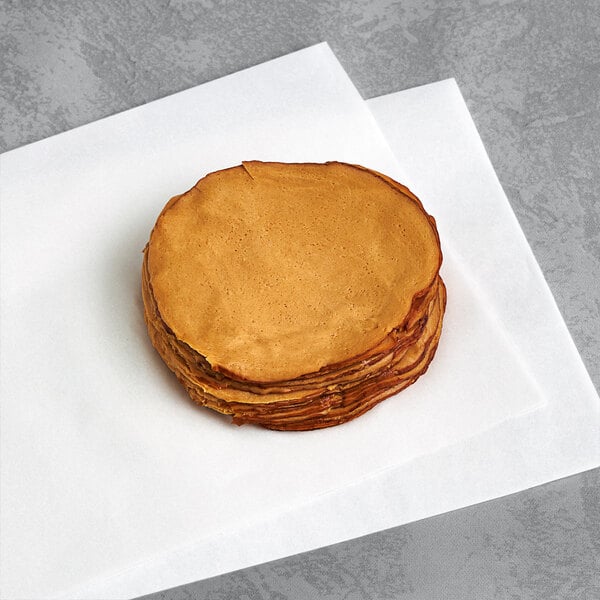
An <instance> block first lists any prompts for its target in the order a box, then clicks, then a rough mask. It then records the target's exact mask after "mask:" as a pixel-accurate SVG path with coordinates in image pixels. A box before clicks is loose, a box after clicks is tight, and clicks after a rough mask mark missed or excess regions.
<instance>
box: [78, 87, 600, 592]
mask: <svg viewBox="0 0 600 600" xmlns="http://www.w3.org/2000/svg"><path fill="white" fill-rule="evenodd" d="M367 105H368V107H369V108H370V109H371V110H372V112H373V114H374V116H375V117H376V119H377V122H378V124H379V126H380V128H381V130H382V131H383V132H384V133H385V136H386V138H387V140H388V141H389V143H390V145H391V147H392V149H393V150H394V152H395V154H396V156H397V157H398V159H399V161H400V162H401V164H402V167H403V168H404V169H405V171H406V177H407V181H408V182H409V185H411V186H412V188H413V189H414V190H415V192H416V193H417V194H420V195H421V196H422V197H423V198H425V197H426V198H427V199H428V205H429V204H431V206H432V212H434V214H435V215H436V217H437V219H438V225H439V227H440V231H441V232H442V237H443V239H445V240H447V241H448V242H450V243H451V244H452V247H453V249H454V250H455V252H456V254H457V255H458V259H459V260H460V265H461V267H462V272H463V276H468V277H469V280H470V282H471V288H472V290H476V291H477V292H476V293H480V294H481V296H482V297H483V298H484V302H485V304H486V306H488V307H490V308H493V310H494V312H495V314H496V317H497V319H498V320H499V322H500V323H501V324H502V327H503V330H504V331H505V333H507V334H508V335H510V337H511V339H512V340H513V343H514V344H516V345H517V346H518V348H519V356H520V359H521V360H522V361H523V365H524V366H525V367H526V368H527V369H528V370H529V371H530V372H531V373H532V374H533V375H534V376H535V377H536V380H537V381H538V383H539V385H540V387H541V388H542V390H543V393H544V397H545V398H546V399H547V405H546V406H545V407H544V408H541V409H540V410H537V411H534V412H531V413H529V414H527V415H522V416H520V417H516V418H514V419H511V420H506V421H504V422H503V423H501V424H499V425H497V426H496V427H494V428H492V429H490V430H487V431H485V432H483V433H481V434H480V435H477V436H474V437H471V438H466V439H464V440H462V441H460V442H457V443H456V444H454V445H452V446H446V447H445V448H442V449H440V450H438V451H437V452H432V453H431V454H424V455H422V456H421V457H418V458H415V459H414V460H412V461H410V462H407V463H404V464H403V465H400V466H398V467H397V468H394V469H390V470H387V471H385V472H383V473H379V474H376V475H375V476H373V477H371V478H370V479H368V480H363V481H362V482H359V483H357V484H355V485H351V486H348V487H347V488H345V489H344V490H341V491H337V492H333V493H331V494H327V495H325V496H322V497H320V498H318V499H316V500H314V501H313V502H310V503H307V504H306V505H305V506H303V507H298V508H296V509H295V510H290V511H287V512H286V513H284V514H281V515H279V516H278V517H271V518H269V519H265V520H262V521H259V522H256V523H254V524H251V525H249V526H248V527H246V528H241V529H237V530H235V531H230V532H229V533H227V534H225V535H223V536H221V537H220V538H215V537H212V538H211V537H207V538H206V539H203V540H201V541H199V543H197V544H195V545H190V546H188V547H181V548H180V549H179V550H178V551H176V552H173V553H171V554H170V555H169V556H163V557H162V558H161V560H157V561H154V562H149V563H147V564H146V565H144V566H143V567H141V568H139V569H134V570H132V571H130V572H129V573H123V574H122V575H121V576H120V577H118V578H116V579H114V580H113V581H105V582H103V583H102V585H101V586H100V587H97V588H96V589H99V590H101V591H105V592H107V593H118V592H119V591H121V592H127V591H130V592H132V594H131V595H135V593H137V591H138V590H140V589H145V590H148V591H149V590H151V589H160V588H164V587H167V585H165V578H164V573H168V577H169V583H168V585H169V586H174V585H178V584H181V583H184V582H186V581H192V580H195V579H201V578H204V577H209V576H211V575H214V574H216V573H217V572H226V571H231V570H233V569H237V568H240V567H242V566H249V565H252V564H257V563H261V562H266V561H267V560H273V559H275V558H280V557H283V556H286V555H290V554H294V553H297V552H302V551H305V550H310V549H313V548H317V547H319V546H324V545H327V544H331V543H333V542H337V541H342V540H347V539H351V538H354V537H358V536H361V535H365V534H368V533H372V532H374V531H379V530H382V529H386V528H389V527H394V526H397V525H401V524H403V523H408V522H411V521H415V520H418V519H422V518H426V517H430V516H433V515H437V514H441V513H444V512H447V511H450V510H455V509H458V508H462V507H465V506H469V505H472V504H475V503H478V502H483V501H486V500H490V499H493V498H497V497H500V496H504V495H507V494H511V493H515V492H518V491H520V490H524V489H527V488H531V487H533V486H536V485H540V484H543V483H546V482H548V481H553V480H555V479H559V478H561V477H566V476H569V475H573V474H575V473H579V472H582V471H585V470H587V469H591V468H594V467H598V466H599V465H600V400H599V398H598V394H597V392H596V390H595V389H594V386H593V384H592V382H591V381H590V378H589V376H588V374H587V372H586V370H585V367H584V366H583V363H582V361H581V358H580V357H579V355H578V353H577V350H576V348H575V346H574V344H573V341H572V339H571V337H570V335H569V333H568V330H567V328H566V326H565V324H564V322H563V320H562V317H561V315H560V313H559V311H558V309H557V307H556V304H555V302H554V299H553V297H552V294H551V293H550V290H549V289H548V286H547V284H546V282H545V280H544V278H543V275H542V273H541V271H540V269H539V267H538V265H537V263H536V261H535V258H534V256H533V254H532V252H531V249H530V248H529V245H528V244H527V241H526V239H525V236H524V235H523V232H522V231H521V229H520V227H519V225H518V222H517V220H516V218H515V216H514V214H513V212H512V209H511V207H510V205H509V203H508V200H507V198H506V196H505V194H504V192H503V191H502V188H501V187H500V184H499V182H498V179H497V177H496V174H495V172H494V169H493V167H492V165H491V163H490V161H489V159H488V156H487V154H486V151H485V148H484V146H483V144H482V142H481V139H480V137H479V135H478V133H477V130H476V128H475V125H474V123H473V121H472V119H471V116H470V115H469V111H468V109H467V106H466V105H465V102H464V100H463V98H462V96H461V94H460V91H459V89H458V87H457V85H456V83H455V82H454V81H453V80H446V81H441V82H438V83H433V84H430V85H426V86H422V87H418V88H414V89H410V90H406V91H403V92H397V93H395V94H390V95H389V96H384V97H381V98H375V99H373V100H369V101H368V102H367ZM406 140H410V141H411V143H410V145H406V143H405V142H406ZM433 165H438V168H437V169H436V170H435V174H433V173H432V168H433ZM482 223H484V224H488V225H489V226H488V227H487V228H482V227H481V224H482ZM265 531H268V535H265ZM232 549H235V550H232ZM205 557H208V558H209V563H210V565H211V567H210V568H209V569H204V565H203V561H204V560H205ZM215 564H217V565H218V569H219V570H218V571H214V570H211V568H212V567H213V566H214V565H215ZM192 572H195V573H196V576H195V577H189V574H190V573H192ZM140 582H144V585H140ZM144 586H145V587H144ZM93 589H94V588H88V591H93Z"/></svg>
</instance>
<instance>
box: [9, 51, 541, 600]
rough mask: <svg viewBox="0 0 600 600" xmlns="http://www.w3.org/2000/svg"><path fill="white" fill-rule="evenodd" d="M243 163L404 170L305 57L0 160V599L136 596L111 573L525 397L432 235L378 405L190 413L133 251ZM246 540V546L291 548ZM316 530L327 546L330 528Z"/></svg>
mask: <svg viewBox="0 0 600 600" xmlns="http://www.w3.org/2000/svg"><path fill="white" fill-rule="evenodd" d="M248 158H250V159H261V160H269V159H272V160H279V161H302V160H310V161H325V160H332V159H335V160H341V161H348V162H355V163H360V164H363V165H365V166H369V167H372V168H375V169H378V170H380V171H383V172H386V173H388V174H390V175H391V176H393V177H396V178H397V179H399V180H405V179H406V178H405V173H404V171H403V170H402V169H400V168H398V165H397V163H396V161H395V159H394V156H393V155H392V153H391V152H390V150H389V147H388V146H387V144H386V143H385V140H384V138H383V137H382V135H381V133H380V132H379V130H378V129H377V127H376V125H375V123H374V121H373V118H372V116H371V114H370V113H369V111H368V109H367V108H366V106H365V105H364V103H363V102H362V101H361V99H360V97H359V95H358V94H357V92H356V90H355V89H354V88H353V86H352V84H351V83H350V81H349V80H348V78H347V76H346V75H345V73H344V72H343V70H342V69H341V67H340V66H339V64H338V63H337V61H336V60H335V58H334V57H333V55H332V53H331V51H330V50H329V48H328V47H327V46H326V45H319V46H316V47H313V48H310V49H308V50H305V51H302V52H299V53H295V54H293V55H290V56H287V57H284V58H282V59H279V60H275V61H271V62H269V63H265V64H263V65H260V66H258V67H255V68H253V69H249V70H246V71H243V72H240V73H237V74H234V75H232V76H229V77H226V78H224V79H220V80H218V81H215V82H211V83H208V84H205V85H202V86H199V87H197V88H194V89H192V90H188V91H186V92H182V93H180V94H176V95H175V96H171V97H169V98H165V99H163V100H160V101H157V102H153V103H151V104H149V105H146V106H143V107H140V108H137V109H133V110H131V111H127V112H125V113H121V114H119V115H116V116H114V117H110V118H108V119H104V120H102V121H99V122H96V123H93V124H90V125H87V126H84V127H81V128H78V129H76V130H73V131H70V132H67V133H65V134H61V135H59V136H56V137H53V138H50V139H48V140H44V141H42V142H38V143H36V144H32V145H30V146H26V147H23V148H21V149H18V150H15V151H12V152H9V153H7V154H4V155H3V156H2V157H1V158H0V177H1V179H0V194H1V195H2V198H1V202H2V213H1V244H2V245H1V253H0V261H1V269H2V282H1V283H2V313H1V320H2V328H1V332H0V335H1V361H2V382H1V383H2V400H1V402H2V404H1V411H2V414H1V417H2V418H1V423H0V426H1V428H2V429H1V463H0V477H1V486H2V490H1V491H2V494H1V498H0V502H1V507H0V508H1V511H0V519H1V531H2V546H1V548H0V550H1V557H0V560H1V568H0V571H1V577H2V593H3V596H4V597H7V598H12V597H26V598H31V599H33V598H46V597H53V596H61V595H62V596H64V597H67V598H73V597H77V598H84V597H90V598H98V597H103V598H111V597H127V596H132V595H136V594H141V593H143V592H146V591H151V590H152V589H156V588H148V585H149V584H148V579H147V578H144V577H142V578H141V579H138V581H137V584H136V585H137V587H136V586H135V585H134V587H133V588H130V587H127V586H126V585H125V584H124V583H122V582H121V583H119V578H123V577H129V576H132V577H133V576H134V574H135V571H136V569H144V568H146V567H147V566H148V565H151V564H155V562H154V563H153V561H157V560H159V561H160V560H163V558H164V557H166V558H167V559H168V557H169V556H171V555H172V553H173V552H175V551H176V550H177V549H181V548H191V547H196V548H197V547H198V544H199V543H200V546H201V547H204V548H205V549H207V548H209V547H210V544H209V543H208V542H207V544H206V545H204V546H203V545H202V540H225V539H227V535H229V534H231V535H234V536H235V535H238V533H239V532H240V531H243V530H244V529H246V528H248V527H251V526H252V525H253V524H254V523H258V522H260V521H261V520H264V519H274V518H275V517H276V516H277V515H280V514H284V513H285V512H286V511H288V510H289V509H290V508H293V507H300V506H303V505H306V503H308V502H311V501H314V500H315V499H318V498H325V497H327V495H328V494H330V493H331V492H333V491H335V490H337V489H340V488H342V487H346V486H348V485H354V484H356V483H357V482H360V481H361V480H364V479H365V478H371V477H373V476H374V475H375V474H377V473H382V472H385V471H386V470H390V469H392V470H393V469H394V468H395V467H397V466H398V465H401V464H403V463H405V462H407V461H410V460H412V459H414V458H416V457H419V456H421V455H423V454H425V453H430V452H433V451H435V450H437V449H439V448H442V447H444V446H447V445H449V444H452V443H455V442H457V441H459V440H462V439H465V438H468V437H472V436H474V435H476V434H478V433H480V432H482V431H484V430H486V429H489V428H490V427H493V426H494V425H496V424H498V423H500V422H502V421H505V420H507V419H511V418H514V417H515V416H518V415H522V414H525V413H527V412H530V411H532V410H533V409H534V408H539V407H540V406H541V405H542V404H543V397H542V395H541V394H540V392H539V389H538V387H537V385H536V383H535V381H534V379H533V378H532V377H531V376H530V374H529V373H528V372H527V369H525V368H524V367H523V365H522V364H521V363H522V361H521V360H520V358H519V356H518V353H515V351H514V347H513V343H512V341H511V340H510V338H509V337H507V335H506V334H505V333H504V332H503V331H502V329H501V328H500V327H499V326H498V323H497V320H496V319H495V317H494V316H493V315H492V313H490V311H489V309H488V308H487V307H486V304H485V302H483V301H482V298H481V296H480V294H479V292H478V291H477V290H476V289H475V287H474V286H472V285H471V284H470V283H469V281H468V276H465V274H464V273H463V270H462V269H461V267H460V265H459V263H458V261H456V260H455V259H454V257H453V254H452V251H451V249H450V246H449V245H448V247H447V248H445V251H446V262H445V265H444V277H445V279H446V282H447V285H448V290H449V303H448V312H447V319H446V325H445V331H444V336H443V340H442V342H441V343H440V348H439V353H438V356H437V357H436V360H435V362H434V363H433V364H432V366H431V368H430V370H429V372H428V374H427V377H424V378H422V379H421V380H420V381H419V382H418V383H417V384H416V385H414V386H413V387H412V388H410V389H409V390H407V391H405V392H403V393H402V394H401V395H399V396H398V397H397V398H394V399H390V400H388V401H386V402H384V403H383V404H381V405H380V406H379V407H378V408H377V409H375V410H373V411H371V412H370V413H368V414H367V415H365V416H364V417H362V418H360V419H358V420H356V421H353V422H351V423H349V424H347V425H344V426H341V427H337V428H333V429H328V430H323V431H316V432H307V433H298V434H295V433H291V434H290V433H281V432H269V431H266V430H263V429H259V428H254V427H242V428H237V427H234V426H231V425H230V424H229V423H228V421H227V419H226V418H222V417H220V416H218V415H215V414H213V413H211V412H209V411H207V410H201V409H198V408H197V407H195V406H193V405H192V404H191V403H190V402H189V401H188V400H187V397H186V395H185V393H184V392H183V390H182V389H181V388H180V386H179V385H178V384H177V383H176V381H175V379H174V377H173V376H171V375H170V373H169V372H168V370H167V369H166V367H164V365H163V364H162V363H161V361H160V359H159V358H158V357H157V355H156V354H155V352H154V351H153V349H152V348H151V346H150V344H149V342H148V339H147V336H146V333H145V329H144V324H143V319H142V307H141V301H140V292H139V286H140V284H139V277H140V265H141V249H142V248H143V246H144V244H145V241H146V239H147V236H148V234H149V231H150V228H151V227H152V225H153V222H154V219H155V218H156V216H157V215H158V212H159V211H160V209H161V208H162V206H163V204H164V203H165V202H166V200H167V199H168V198H169V197H170V196H172V195H174V194H176V193H178V192H181V191H183V190H185V189H187V188H189V187H190V186H191V185H193V184H194V183H195V181H196V180H197V179H198V178H200V177H201V176H202V175H204V174H205V173H207V172H210V171H212V170H215V169H218V168H222V167H226V166H231V165H234V164H238V163H239V162H240V161H241V160H245V159H248ZM499 364H500V365H502V369H501V370H499V369H498V365H499ZM342 530H343V528H342ZM263 534H264V539H263V541H262V544H264V548H265V550H266V551H267V552H270V553H271V554H273V553H275V554H280V553H281V552H283V553H284V554H287V553H290V552H291V551H293V543H294V542H293V543H292V544H289V545H288V546H286V545H285V544H283V545H281V540H280V539H279V537H278V535H277V534H275V535H272V532H271V531H270V528H269V530H264V531H263ZM321 534H322V535H325V536H326V537H327V535H328V536H329V539H330V541H335V539H337V538H338V537H339V525H338V524H335V523H334V521H332V522H331V526H327V525H325V526H324V527H322V531H321ZM303 536H304V533H303V532H298V536H297V537H294V536H293V537H294V539H301V538H303ZM269 539H271V540H272V541H273V542H272V544H270V542H269V541H268V540H269ZM252 553H253V545H244V544H241V545H240V544H239V543H238V547H235V548H231V547H230V548H229V553H227V554H226V557H227V560H226V561H225V563H224V562H223V560H222V558H221V557H220V555H219V553H218V552H215V553H214V554H213V556H214V558H211V557H210V555H206V556H204V557H203V559H202V568H203V571H202V572H201V573H200V575H198V574H197V573H198V571H197V567H198V564H197V563H196V564H195V566H193V567H192V568H191V569H189V570H187V571H186V572H185V573H183V574H182V573H180V572H177V574H176V576H177V581H175V582H173V577H174V572H171V571H169V570H165V569H159V570H158V572H157V573H155V576H156V577H159V581H156V582H153V584H152V585H154V584H156V585H158V587H166V586H167V585H172V584H173V585H174V584H176V583H181V582H182V581H181V579H180V578H181V577H184V579H185V580H189V579H194V578H197V577H198V576H207V575H209V574H216V573H218V572H222V570H223V568H224V565H225V564H226V565H227V569H229V568H236V567H237V566H243V565H244V564H245V562H244V559H243V558H241V557H243V556H247V555H248V554H252ZM257 556H258V555H257ZM257 560H260V557H259V556H258V558H257ZM32 565H35V569H32ZM107 582H112V583H110V585H114V586H115V589H113V590H112V591H109V590H108V589H107V588H106V586H107V585H109V583H107ZM81 586H83V587H81ZM86 586H87V590H88V591H85V588H86ZM102 586H105V587H104V589H102ZM74 590H78V591H74Z"/></svg>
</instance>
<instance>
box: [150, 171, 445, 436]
mask: <svg viewBox="0 0 600 600" xmlns="http://www.w3.org/2000/svg"><path fill="white" fill-rule="evenodd" d="M441 262H442V253H441V248H440V242H439V237H438V233H437V229H436V226H435V221H434V219H433V218H432V217H431V216H429V215H428V214H427V213H426V212H425V210H424V209H423V206H422V204H421V202H420V201H419V200H418V199H417V198H416V196H414V194H412V193H411V192H410V191H409V190H408V189H407V188H406V187H404V186H402V185H400V184H399V183H397V182H395V181H393V180H392V179H390V178H389V177H387V176H385V175H382V174H380V173H377V172H375V171H372V170H369V169H366V168H364V167H361V166H357V165H349V164H344V163H338V162H330V163H324V164H316V163H297V164H291V163H290V164H286V163H263V162H258V161H252V162H244V163H243V164H242V165H239V166H236V167H233V168H230V169H225V170H222V171H217V172H215V173H211V174H209V175H207V176H206V177H204V178H203V179H201V180H200V181H199V182H198V183H197V184H196V185H195V186H194V187H193V188H192V189H191V190H189V191H188V192H186V193H185V194H182V195H180V196H175V197H174V198H172V199H171V200H170V201H169V202H168V203H167V205H166V206H165V208H164V209H163V211H162V212H161V214H160V216H159V217H158V220H157V222H156V225H155V226H154V228H153V230H152V232H151V234H150V240H149V242H148V244H147V245H146V248H145V249H144V261H143V269H142V293H143V300H144V307H145V320H146V324H147V327H148V332H149V335H150V339H151V341H152V344H153V345H154V347H155V348H156V350H157V351H158V352H159V354H160V355H161V357H162V358H163V360H164V361H165V363H166V364H167V366H168V367H169V368H170V369H171V370H172V371H173V372H174V373H175V375H176V376H177V379H178V380H179V381H180V382H181V383H182V384H183V386H184V387H185V388H186V390H187V391H188V393H189V395H190V397H191V398H192V399H193V400H194V401H195V402H197V403H199V404H201V405H203V406H206V407H208V408H211V409H214V410H216V411H218V412H220V413H224V414H228V415H232V417H233V422H234V423H236V424H244V423H256V424H259V425H262V426H264V427H267V428H270V429H279V430H310V429H318V428H323V427H330V426H333V425H338V424H340V423H343V422H345V421H349V420H351V419H354V418H355V417H358V416H359V415H361V414H363V413H364V412H366V411H367V410H369V409H370V408H372V407H373V406H374V405H375V404H377V403H378V402H380V401H382V400H383V399H385V398H387V397H389V396H391V395H393V394H395V393H396V392H399V391H400V390H402V389H404V388H406V387H407V386H409V385H411V384H412V383H414V382H415V381H416V380H417V378H418V377H419V376H421V375H422V374H423V373H424V372H425V371H426V370H427V367H428V366H429V363H430V361H431V360H432V358H433V356H434V354H435V351H436V348H437V345H438V341H439V338H440V334H441V330H442V320H443V314H444V309H445V305H446V290H445V287H444V284H443V282H442V280H441V278H440V276H439V269H440V266H441Z"/></svg>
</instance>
